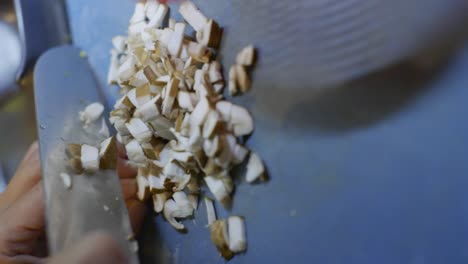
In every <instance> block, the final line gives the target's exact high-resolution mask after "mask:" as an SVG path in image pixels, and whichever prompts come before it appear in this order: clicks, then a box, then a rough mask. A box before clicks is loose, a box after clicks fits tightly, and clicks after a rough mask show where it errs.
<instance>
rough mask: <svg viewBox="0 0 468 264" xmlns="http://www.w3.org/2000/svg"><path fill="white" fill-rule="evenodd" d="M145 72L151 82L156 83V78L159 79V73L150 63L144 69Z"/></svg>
mask: <svg viewBox="0 0 468 264" xmlns="http://www.w3.org/2000/svg"><path fill="white" fill-rule="evenodd" d="M143 74H144V75H145V77H146V79H147V80H148V81H149V82H150V83H151V84H155V83H156V79H158V75H156V73H155V72H154V70H153V69H152V68H151V66H150V65H146V66H145V68H144V69H143Z"/></svg>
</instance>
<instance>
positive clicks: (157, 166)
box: [82, 1, 264, 258]
mask: <svg viewBox="0 0 468 264" xmlns="http://www.w3.org/2000/svg"><path fill="white" fill-rule="evenodd" d="M167 12H168V6H167V5H165V4H160V3H158V2H156V1H147V2H146V3H137V4H136V8H135V12H134V14H133V17H132V18H131V20H130V26H129V29H128V36H116V37H115V38H113V40H112V42H113V46H114V49H113V50H112V51H111V66H110V69H109V75H108V81H109V83H113V84H118V85H119V86H120V88H121V94H122V97H121V98H120V99H119V100H118V101H117V103H116V104H115V106H114V110H113V111H112V112H111V113H110V122H111V124H113V126H114V127H115V129H116V131H117V136H116V138H117V140H118V141H119V142H120V143H122V144H123V145H125V149H126V152H127V156H128V159H129V163H130V164H131V165H133V166H135V167H136V168H138V175H137V184H138V196H139V199H141V200H145V199H148V198H150V197H151V198H152V200H153V204H154V210H155V211H156V212H157V213H162V214H163V215H164V217H165V218H166V219H167V221H168V222H169V223H170V224H171V225H172V226H173V227H174V228H176V229H179V230H180V229H184V225H183V224H182V223H181V222H179V221H178V220H177V219H181V218H187V217H190V216H192V215H193V212H194V210H195V209H196V208H197V205H198V198H199V195H200V187H199V182H204V183H205V184H206V186H207V187H208V189H209V190H210V192H211V194H212V195H213V196H214V198H215V199H216V200H217V201H219V202H220V203H221V204H223V205H224V206H229V204H230V201H231V193H232V191H233V188H234V184H233V181H232V178H231V176H230V170H231V169H232V168H233V167H234V166H236V165H239V164H241V163H243V162H244V160H245V159H246V158H247V157H249V160H248V162H246V164H247V173H246V180H247V182H254V181H256V180H258V179H261V178H262V176H263V175H264V166H263V164H262V161H261V159H260V158H259V157H258V155H257V154H255V153H253V152H251V151H249V150H248V149H247V148H246V147H245V146H243V145H242V144H241V143H240V141H239V137H243V136H247V135H249V134H251V133H252V131H253V129H254V123H253V120H252V117H251V116H250V114H249V112H248V111H247V110H246V109H245V108H244V107H242V106H239V105H236V104H233V103H231V102H229V101H226V100H225V98H224V97H223V89H224V86H225V82H224V78H223V74H222V68H221V65H220V63H219V62H217V61H216V60H215V57H216V52H217V51H216V49H217V48H218V46H219V43H220V41H221V35H222V29H221V28H220V27H219V25H218V24H217V23H216V22H215V21H214V20H212V19H208V18H207V17H206V16H205V15H204V14H203V13H202V12H201V11H200V10H199V9H198V8H197V7H196V6H195V5H194V4H193V3H192V2H190V1H184V2H182V3H181V4H180V8H179V12H180V14H181V15H182V17H183V18H184V20H185V21H186V22H187V23H188V24H189V25H190V26H191V27H192V28H193V29H194V30H195V32H196V34H195V35H196V36H195V38H192V37H190V36H188V35H186V34H185V31H186V30H185V29H186V26H187V24H186V23H185V22H176V21H175V20H173V19H169V22H168V27H165V28H162V25H163V20H164V18H165V16H166V14H167ZM254 58H255V50H254V48H253V46H251V45H250V46H247V47H246V48H244V49H243V50H241V52H240V53H239V54H238V56H237V58H236V63H235V65H234V66H232V67H231V68H230V70H229V81H228V84H229V92H230V93H231V94H238V93H240V92H246V91H247V90H248V89H249V87H250V78H249V76H248V69H249V67H251V66H252V64H253V63H254ZM82 151H83V147H82ZM249 152H250V155H249ZM94 165H95V164H94ZM205 204H206V206H207V213H208V219H209V225H210V229H211V237H212V240H213V242H214V243H215V245H216V247H217V248H218V250H219V251H220V253H221V254H222V256H223V257H225V258H231V257H232V256H233V254H234V253H237V252H242V251H245V250H246V236H245V229H244V221H243V218H242V217H238V216H231V217H229V218H228V219H227V220H216V213H215V209H214V205H213V202H212V200H211V199H209V198H207V197H206V198H205Z"/></svg>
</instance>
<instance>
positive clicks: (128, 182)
mask: <svg viewBox="0 0 468 264" xmlns="http://www.w3.org/2000/svg"><path fill="white" fill-rule="evenodd" d="M120 186H121V187H122V193H123V197H124V200H125V201H127V200H129V199H132V198H135V197H136V193H137V184H136V180H135V179H120Z"/></svg>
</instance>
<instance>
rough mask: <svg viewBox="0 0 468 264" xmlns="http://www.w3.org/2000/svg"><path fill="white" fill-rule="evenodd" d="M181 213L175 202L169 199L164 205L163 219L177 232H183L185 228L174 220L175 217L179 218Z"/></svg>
mask: <svg viewBox="0 0 468 264" xmlns="http://www.w3.org/2000/svg"><path fill="white" fill-rule="evenodd" d="M180 214H181V212H180V210H179V207H178V206H177V204H176V202H175V201H174V200H172V199H169V200H167V201H166V203H165V204H164V210H163V215H164V218H166V220H167V221H168V222H169V223H170V224H171V225H172V226H173V227H174V228H175V229H177V230H183V229H184V228H185V226H184V225H183V224H182V223H180V222H178V221H177V220H176V217H178V218H180V216H177V215H180Z"/></svg>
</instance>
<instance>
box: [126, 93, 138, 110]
mask: <svg viewBox="0 0 468 264" xmlns="http://www.w3.org/2000/svg"><path fill="white" fill-rule="evenodd" d="M127 97H128V100H130V102H131V103H132V104H133V105H134V106H135V107H138V106H139V103H138V102H139V101H138V100H137V96H136V88H133V89H131V90H130V91H128V93H127Z"/></svg>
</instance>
